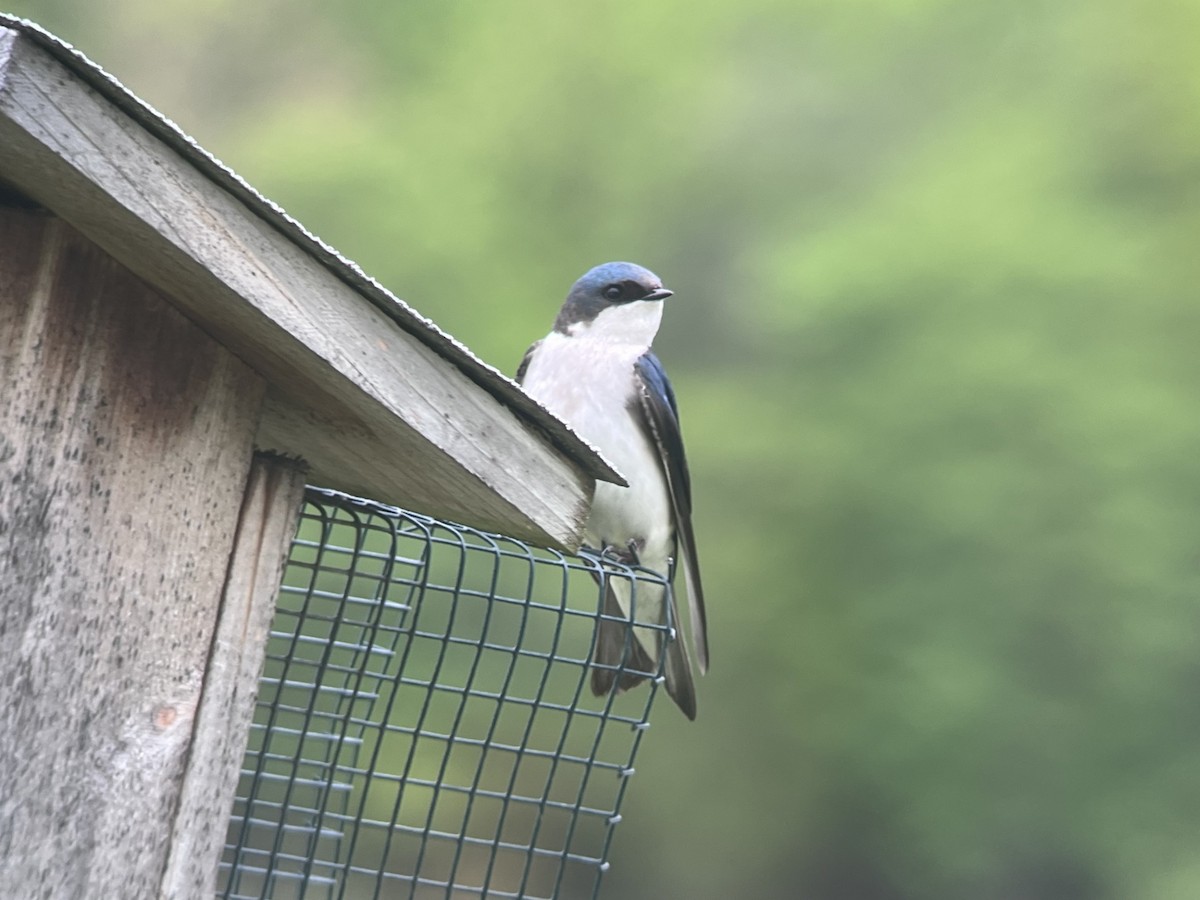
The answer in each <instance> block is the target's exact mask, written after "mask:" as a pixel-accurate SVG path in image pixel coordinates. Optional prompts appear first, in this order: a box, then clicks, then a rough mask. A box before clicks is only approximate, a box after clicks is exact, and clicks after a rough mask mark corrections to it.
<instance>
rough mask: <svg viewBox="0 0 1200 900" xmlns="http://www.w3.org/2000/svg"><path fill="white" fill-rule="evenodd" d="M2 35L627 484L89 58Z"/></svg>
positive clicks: (42, 40)
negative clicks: (30, 47) (46, 60)
mask: <svg viewBox="0 0 1200 900" xmlns="http://www.w3.org/2000/svg"><path fill="white" fill-rule="evenodd" d="M0 27H4V28H9V29H12V30H14V31H17V32H19V33H20V34H21V35H23V36H24V37H26V38H27V39H29V40H30V41H32V42H33V43H35V44H36V45H38V46H39V47H41V48H42V49H44V50H45V51H47V52H48V53H50V54H51V55H52V56H53V57H54V58H55V59H56V60H57V61H59V62H60V63H62V64H63V65H64V66H66V67H67V68H68V69H69V70H70V71H71V72H72V73H73V74H75V75H76V76H77V77H79V78H80V79H81V80H82V81H83V82H84V83H85V84H87V85H88V87H90V88H92V89H93V90H95V91H96V92H97V93H98V94H100V95H101V96H102V97H104V99H105V100H107V101H108V102H110V103H112V104H113V105H114V106H115V107H117V108H118V109H120V110H121V111H122V112H123V113H124V114H126V115H128V116H129V117H130V118H132V119H133V120H134V121H135V122H137V123H138V124H139V125H140V126H141V127H143V128H145V129H146V130H147V131H148V132H149V133H151V134H152V135H154V136H155V137H156V138H158V139H159V140H161V141H163V143H165V144H166V145H167V146H169V147H170V148H171V149H172V150H173V151H175V152H176V153H178V154H179V155H180V156H181V157H182V158H184V159H185V160H186V161H187V162H188V163H190V164H191V165H192V166H193V167H194V168H196V169H197V170H198V171H200V172H201V173H203V174H204V176H205V177H206V178H208V179H209V180H210V181H212V182H213V183H214V184H216V185H217V186H219V187H220V188H221V189H222V190H224V191H226V192H227V193H229V194H230V195H232V196H233V197H235V198H236V199H237V200H238V201H239V202H240V203H241V204H242V205H243V206H245V208H246V209H247V210H249V211H250V212H251V213H253V214H254V215H255V216H257V217H258V218H259V219H261V220H262V221H264V222H265V223H267V224H268V225H269V226H270V227H271V228H273V229H274V230H275V231H277V232H279V233H280V234H282V235H283V236H285V237H286V238H287V239H288V240H290V241H291V242H292V243H294V244H295V245H297V246H298V247H299V248H300V249H301V250H302V251H304V252H305V253H306V254H308V255H309V256H311V257H312V258H313V259H315V260H317V261H318V262H319V263H320V264H321V265H322V266H324V267H325V268H326V269H328V270H329V271H330V272H331V273H332V274H333V275H335V276H336V277H337V278H339V279H340V280H341V281H343V282H345V283H346V284H347V285H349V286H350V287H351V288H353V289H354V290H355V291H356V292H358V293H359V294H360V295H362V296H363V297H364V298H366V299H367V300H369V301H370V302H371V303H372V304H373V305H374V306H375V307H377V308H378V309H380V310H381V311H382V312H383V313H384V314H385V315H387V316H388V317H389V318H391V319H392V320H393V321H394V322H395V323H396V324H397V325H398V326H399V327H400V328H402V329H403V330H404V331H406V332H407V333H409V334H411V335H412V336H413V337H415V338H416V339H418V340H419V341H421V342H422V343H424V344H425V345H426V346H428V347H429V348H430V349H431V350H433V351H434V352H435V353H437V354H438V355H439V356H440V357H442V358H443V359H445V360H446V361H447V362H448V363H450V364H452V365H454V366H455V367H456V368H458V369H459V370H460V371H461V372H462V373H463V374H464V375H465V376H466V377H467V378H468V379H469V380H471V381H472V382H474V383H475V384H476V385H478V386H479V387H480V388H482V389H483V390H485V391H487V392H488V393H489V394H491V395H492V396H493V397H495V399H496V400H497V401H499V402H500V403H502V404H503V405H505V406H507V407H508V408H509V409H511V410H512V411H513V412H514V413H515V414H517V415H518V416H519V417H520V418H521V419H523V420H524V421H525V422H526V423H527V424H528V425H529V426H531V427H533V428H535V429H536V430H537V431H539V432H540V433H541V434H542V435H544V437H545V438H546V439H547V440H548V441H549V442H550V443H551V445H552V446H555V447H557V448H558V449H559V450H560V451H561V452H562V453H563V454H564V455H566V456H567V457H568V458H570V459H571V460H572V461H574V462H575V463H576V464H578V465H579V466H580V467H581V468H582V469H583V470H584V471H585V472H586V473H587V474H588V475H590V476H591V477H593V478H596V479H598V480H601V481H610V482H614V483H617V484H624V483H625V480H624V478H623V477H622V476H621V475H620V473H618V472H617V471H616V470H615V469H614V468H613V467H612V465H611V464H610V463H609V462H608V461H607V460H605V459H604V458H603V456H602V455H601V454H600V453H599V452H598V451H597V450H596V449H595V448H594V447H592V446H591V445H590V444H588V443H587V442H586V441H584V440H583V439H582V438H580V437H579V436H578V435H577V434H575V432H574V431H572V430H571V428H570V427H569V426H567V425H566V424H565V423H564V422H562V421H561V420H560V419H558V418H557V417H555V416H554V415H552V414H551V413H550V412H548V411H547V410H546V409H545V408H544V407H542V406H541V405H540V404H539V403H538V402H537V401H535V400H534V399H533V398H531V397H530V396H529V395H528V394H526V393H525V392H524V391H523V390H522V389H521V387H520V385H518V384H517V383H516V382H515V381H513V380H512V379H511V378H509V377H508V376H506V375H505V374H503V373H502V372H500V371H499V370H498V369H496V368H495V367H493V366H491V365H489V364H488V363H486V362H484V361H483V360H481V359H480V358H479V357H477V356H476V355H475V354H474V353H472V352H471V351H470V350H469V349H468V348H467V347H466V345H464V344H463V343H462V342H460V341H459V340H457V339H456V338H454V337H453V336H452V335H450V334H448V333H447V332H445V331H443V330H442V329H441V328H439V327H438V326H437V325H436V324H435V323H434V322H433V321H432V320H431V319H429V318H428V317H426V316H423V315H422V314H421V313H419V312H417V311H416V310H415V309H414V308H413V307H411V306H410V305H409V304H408V303H406V302H405V301H403V300H401V299H400V298H399V297H397V296H396V295H395V294H393V293H392V292H391V291H389V290H388V289H387V288H385V287H384V286H383V285H382V284H380V283H379V282H378V281H376V280H375V279H374V278H372V277H371V276H369V275H367V274H366V273H365V272H364V271H363V270H362V268H361V267H360V266H358V264H357V263H355V262H353V261H351V260H349V259H347V258H346V257H344V256H342V255H341V254H340V253H338V251H337V250H335V249H334V248H333V247H331V246H330V245H329V244H327V243H325V242H324V241H323V240H321V239H320V238H319V237H317V236H316V235H314V234H312V233H311V232H310V231H308V229H306V228H305V227H304V226H303V225H302V224H300V222H299V221H297V220H296V219H294V218H293V217H292V216H290V215H288V213H287V212H286V211H285V210H284V209H283V208H282V207H280V206H279V205H278V204H277V203H275V202H274V201H272V200H270V199H268V198H266V197H264V196H263V195H262V194H261V193H259V192H258V191H257V190H256V189H255V188H254V187H252V186H251V185H250V184H249V183H248V182H246V181H245V179H243V178H242V177H241V176H240V175H238V174H237V173H236V172H234V171H233V170H232V169H230V168H229V167H228V166H226V165H225V164H224V163H222V162H221V161H220V160H219V159H217V158H216V157H215V156H214V155H213V154H212V153H210V152H209V151H207V150H205V149H204V148H203V147H202V146H200V144H199V143H197V142H196V141H195V139H193V138H192V137H191V136H190V135H188V134H187V133H186V132H184V131H183V130H182V129H181V128H180V127H179V126H178V125H177V124H176V123H175V122H173V121H172V120H171V119H170V118H168V117H167V116H164V115H163V114H162V113H160V112H159V111H158V110H156V109H155V108H154V107H152V106H151V105H150V104H148V103H146V102H145V101H144V100H142V99H141V98H140V97H138V96H137V95H136V94H134V93H133V92H132V91H130V90H129V89H128V88H126V87H125V86H124V85H123V84H121V82H120V81H118V80H117V79H116V78H115V77H114V76H113V75H111V74H110V73H109V72H107V71H106V70H105V69H104V68H103V67H101V66H100V65H98V64H97V63H95V62H94V61H92V60H91V59H90V58H88V57H87V56H86V55H85V54H84V53H82V52H81V51H79V50H78V49H76V48H75V47H73V46H72V45H70V44H68V43H67V42H66V41H63V40H62V39H61V38H59V37H57V36H56V35H54V34H52V33H51V32H49V31H47V30H46V29H44V28H42V27H41V26H40V25H38V24H37V23H36V22H32V21H30V20H28V19H23V18H19V17H16V16H12V15H10V14H7V13H2V12H0Z"/></svg>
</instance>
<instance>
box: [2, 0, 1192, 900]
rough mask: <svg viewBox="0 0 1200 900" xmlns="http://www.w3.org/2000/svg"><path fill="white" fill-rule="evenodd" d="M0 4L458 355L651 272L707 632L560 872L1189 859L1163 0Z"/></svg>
mask: <svg viewBox="0 0 1200 900" xmlns="http://www.w3.org/2000/svg"><path fill="white" fill-rule="evenodd" d="M8 9H9V11H12V12H14V13H17V14H20V15H26V16H28V17H30V18H32V19H34V20H35V21H38V22H40V23H41V24H43V25H44V26H45V27H47V28H49V29H50V30H52V31H54V32H55V33H57V34H59V35H60V36H62V37H63V38H65V39H66V40H68V41H71V42H72V43H74V44H76V45H77V46H79V47H80V48H81V49H82V50H84V51H85V52H86V53H87V54H88V55H90V56H91V57H92V58H93V59H95V60H96V61H98V62H99V63H100V64H101V65H103V66H105V67H106V68H107V69H109V70H110V71H111V72H112V73H113V74H115V75H116V76H117V77H118V78H119V79H121V80H122V81H123V82H124V83H125V84H126V85H128V86H129V87H130V88H131V89H132V90H133V91H134V92H136V93H137V94H139V95H140V96H141V97H143V98H144V99H146V100H147V101H149V102H150V103H151V104H153V105H154V106H155V107H157V108H158V109H160V110H161V111H162V112H163V113H164V114H166V115H167V116H169V117H170V118H172V119H174V120H175V121H177V122H178V123H179V124H180V126H181V127H182V128H183V129H184V130H185V131H187V132H189V133H190V134H192V135H194V136H195V137H196V138H197V139H198V140H199V141H200V143H201V144H202V145H203V146H205V147H206V148H208V149H209V150H211V151H212V152H214V153H215V154H216V155H217V156H218V157H220V158H221V159H222V160H224V161H225V162H226V163H227V164H229V165H230V166H231V167H232V168H234V169H235V170H236V171H237V172H239V173H240V174H241V175H242V176H244V177H245V178H246V179H247V180H248V181H249V182H250V183H251V184H253V185H254V186H255V187H257V188H258V189H259V190H261V191H262V192H263V193H264V194H266V195H267V196H268V197H270V198H272V199H273V200H276V201H277V202H279V203H280V204H281V205H282V206H283V207H284V208H286V209H287V210H288V211H289V212H290V213H292V214H293V215H294V216H296V217H297V218H298V219H300V220H301V221H302V222H303V223H304V224H305V225H307V226H308V227H309V228H310V229H311V230H312V231H314V232H315V233H317V234H318V235H320V236H321V237H322V238H324V239H325V240H327V241H329V242H330V243H332V244H333V245H334V246H336V247H337V248H338V249H339V250H341V251H342V252H343V253H344V254H346V255H347V256H349V257H350V258H352V259H354V260H355V261H357V262H359V263H360V264H361V265H362V266H363V268H364V269H366V271H367V272H369V273H370V274H372V275H374V276H376V277H377V278H378V279H379V280H380V281H382V282H383V283H384V284H385V285H387V286H388V287H390V288H391V289H392V290H393V291H394V292H395V293H397V294H398V295H400V296H402V297H404V298H405V299H406V300H408V301H409V302H410V303H412V304H413V305H414V306H416V307H417V308H418V309H419V310H420V311H421V312H423V313H425V314H426V315H429V316H430V317H432V318H433V319H434V320H435V321H436V322H438V323H439V324H440V325H441V326H443V327H444V328H445V329H447V330H448V331H450V332H451V333H452V334H454V335H455V336H456V337H458V338H459V339H461V340H462V341H464V342H465V343H466V344H467V345H469V346H470V347H471V348H472V349H473V350H474V351H475V352H476V353H477V354H478V355H480V356H481V357H482V358H484V359H485V360H487V361H488V362H490V363H492V364H494V365H495V366H497V367H498V368H500V369H502V370H505V371H507V372H512V371H513V370H514V369H515V367H516V364H517V362H518V360H519V359H520V357H521V354H522V352H523V351H524V349H525V347H526V345H527V344H528V343H529V342H530V341H531V340H532V339H534V338H537V337H539V336H540V335H541V334H543V333H544V332H545V331H546V330H547V329H548V328H549V326H550V323H551V321H552V319H553V316H554V313H555V311H556V309H557V307H558V305H559V303H560V302H561V299H562V297H563V295H564V294H565V292H566V290H567V288H568V287H569V286H570V284H571V282H572V281H573V280H574V279H575V278H576V277H577V276H578V275H579V274H581V273H582V272H583V271H584V270H586V269H587V268H589V267H590V266H591V265H593V264H595V263H598V262H602V261H605V260H609V259H631V260H634V261H636V262H640V263H642V264H644V265H647V266H649V267H650V268H652V269H654V270H655V271H656V272H657V273H658V274H659V275H661V276H662V277H663V279H664V280H665V282H666V283H667V285H668V286H669V287H671V288H673V289H674V290H675V291H676V294H677V295H676V297H675V298H673V299H672V300H671V301H669V304H668V308H667V315H666V321H665V325H664V329H663V332H662V334H661V336H660V339H659V341H658V349H659V352H660V355H661V357H662V358H663V360H664V362H665V363H666V365H667V367H668V370H669V371H670V372H671V374H672V377H673V379H674V381H675V384H676V389H677V392H678V395H679V399H680V404H681V409H682V415H683V425H684V431H685V435H686V437H687V440H688V449H689V453H690V457H691V464H692V469H693V479H694V483H695V490H696V493H697V497H696V506H697V510H698V523H697V527H698V540H699V542H700V550H701V558H702V562H703V565H704V569H705V575H706V578H707V587H708V591H709V594H710V618H711V631H712V644H713V668H712V671H711V673H710V674H709V676H708V677H707V678H705V679H704V680H703V681H702V682H701V684H700V705H701V709H700V717H699V720H698V721H697V722H696V723H694V724H690V723H688V722H686V721H685V720H684V719H683V717H682V716H680V715H679V714H678V713H677V711H676V710H675V709H674V708H673V707H671V705H670V704H669V703H667V702H665V700H664V701H663V702H660V703H659V704H658V705H657V708H656V710H655V713H654V723H655V725H654V728H653V729H652V730H651V731H650V733H649V734H648V735H647V739H646V740H645V741H644V743H643V745H642V751H641V754H640V757H639V764H638V774H637V777H636V778H635V780H634V782H633V783H632V784H631V786H630V791H629V793H628V795H627V800H626V804H625V808H624V813H625V820H624V822H623V824H622V825H621V827H620V828H619V829H618V831H617V837H616V841H615V844H614V847H613V869H612V871H611V872H610V873H609V875H608V876H607V880H606V886H605V891H604V892H603V893H604V896H606V897H610V898H624V900H643V898H677V897H678V898H685V897H686V898H714V900H715V898H730V897H754V898H795V897H803V898H817V900H824V898H829V900H833V898H838V900H841V898H862V900H892V898H896V900H900V898H904V900H907V898H921V900H924V898H983V900H1010V898H1030V900H1034V898H1047V900H1050V898H1054V900H1060V898H1061V900H1073V898H1127V897H1135V898H1151V900H1175V898H1180V900H1182V898H1189V900H1190V898H1196V897H1200V647H1198V641H1197V634H1198V629H1200V622H1198V621H1197V620H1198V615H1197V602H1196V601H1197V597H1198V596H1200V585H1198V584H1197V560H1198V553H1197V534H1198V533H1200V527H1198V526H1200V454H1198V453H1197V445H1198V444H1200V415H1198V414H1197V402H1196V401H1197V397H1198V395H1200V353H1198V352H1197V344H1198V343H1200V304H1198V303H1197V296H1196V294H1197V292H1196V286H1197V284H1198V283H1200V253H1197V247H1196V245H1197V235H1198V234H1200V49H1198V48H1200V39H1198V37H1197V36H1198V35H1200V2H1196V0H1142V2H1138V3H1130V2H1128V0H1060V2H1054V3H1051V2H1043V0H1007V2H1003V0H889V2H882V0H741V2H738V3H732V2H730V3H724V4H719V5H718V4H704V3H697V2H695V0H653V2H650V0H646V2H640V3H622V4H619V3H613V2H601V3H594V2H593V3H589V2H585V3H578V4H567V3H557V4H552V3H534V2H511V0H497V2H493V3H489V4H485V3H471V4H467V3H462V2H447V0H442V2H404V3H397V2H392V0H347V2H344V3H339V4H330V3H324V2H316V0H292V2H288V3H284V2H281V0H262V2H255V3H234V2H230V0H224V2H222V0H214V2H208V3H195V2H182V0H106V2H102V3H101V2H95V3H90V4H83V3H79V2H77V0H72V2H67V0H42V2H39V0H9V4H8Z"/></svg>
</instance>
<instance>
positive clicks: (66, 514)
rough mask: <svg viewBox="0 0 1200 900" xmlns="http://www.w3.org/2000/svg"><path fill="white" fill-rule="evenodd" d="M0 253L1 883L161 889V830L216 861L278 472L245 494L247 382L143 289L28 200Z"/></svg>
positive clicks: (11, 211) (94, 894) (125, 893)
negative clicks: (207, 833) (208, 769)
mask: <svg viewBox="0 0 1200 900" xmlns="http://www.w3.org/2000/svg"><path fill="white" fill-rule="evenodd" d="M0 248H2V249H0V385H2V386H3V387H2V389H0V570H2V576H0V686H3V687H2V690H3V702H0V896H2V897H13V898H17V897H35V896H36V897H48V898H64V900H65V898H72V900H74V898H115V897H121V898H138V897H154V896H159V894H160V891H161V890H162V888H163V887H164V872H167V873H168V876H169V878H168V880H170V878H175V879H176V881H178V879H180V878H183V877H184V876H182V875H179V876H176V875H175V873H177V872H179V866H178V865H172V866H171V867H168V862H169V861H170V862H173V860H171V859H170V850H171V841H172V840H173V827H174V830H175V831H176V832H184V833H187V834H188V835H190V837H189V838H188V840H187V841H184V842H182V843H181V844H180V847H181V848H184V849H186V848H187V847H189V846H195V847H197V848H202V849H203V853H204V854H207V855H209V857H210V858H209V859H208V860H205V861H198V862H197V865H205V864H207V865H209V866H212V867H215V862H216V860H215V857H213V856H212V852H213V850H212V846H213V845H212V841H211V839H205V838H203V837H196V835H197V832H198V830H200V831H202V830H203V829H205V828H207V829H210V830H215V831H217V832H220V831H222V830H223V827H224V822H223V817H225V816H227V815H228V811H229V803H230V802H231V801H232V797H227V796H224V795H226V794H229V793H230V792H231V786H230V777H231V773H235V772H236V768H237V767H236V765H230V764H229V763H228V755H229V754H230V753H231V752H233V750H232V749H231V747H232V745H233V744H236V745H237V751H238V752H240V750H241V748H242V747H243V746H244V738H245V734H244V723H245V721H246V717H247V716H248V708H249V705H250V704H252V703H253V690H252V688H251V689H248V685H247V677H246V673H247V671H248V670H249V669H251V668H256V666H257V665H258V662H257V661H256V659H254V658H253V657H254V653H261V652H262V646H261V645H262V640H261V638H258V637H255V638H252V639H251V640H250V641H249V642H248V643H250V644H253V643H255V642H257V644H258V646H257V647H256V648H253V649H252V652H250V653H249V654H248V655H246V656H244V657H243V658H241V659H239V658H238V654H239V653H240V652H241V649H242V648H243V647H244V646H246V643H247V642H243V641H242V640H241V636H240V635H239V631H241V630H242V629H245V628H248V627H252V628H255V629H261V628H262V624H261V623H262V620H263V617H264V615H269V611H265V610H269V605H268V604H269V601H268V600H267V597H268V595H273V592H274V588H275V587H276V584H270V585H269V588H268V587H264V585H267V584H268V583H269V582H270V581H271V580H272V579H273V578H274V579H277V577H278V571H279V565H280V564H281V563H280V556H281V553H282V549H283V548H282V546H281V543H282V542H281V539H280V535H281V533H282V532H285V531H286V530H287V529H288V528H289V523H290V522H291V521H292V520H291V519H289V518H288V517H289V516H293V515H294V514H295V506H296V503H297V501H298V494H297V488H296V484H297V482H298V479H297V478H295V477H294V476H284V478H283V482H284V483H283V484H282V486H280V487H278V489H276V490H274V491H270V490H268V491H265V493H264V488H263V477H264V476H263V475H262V474H261V473H258V472H257V470H256V474H255V476H254V477H253V478H252V479H251V492H250V496H249V497H246V496H244V493H245V488H246V485H247V478H248V475H249V473H250V471H251V459H252V452H253V436H254V433H255V430H256V428H257V423H258V414H259V409H260V406H261V402H262V396H263V381H262V378H261V377H260V376H259V375H257V374H256V373H255V372H253V371H252V370H251V369H249V368H248V367H247V366H246V365H245V364H244V363H243V362H242V361H241V360H239V359H238V358H237V357H235V356H234V355H233V354H232V353H230V352H229V351H228V350H226V349H225V348H223V347H222V346H220V345H219V344H217V343H216V342H215V341H214V340H212V339H211V338H209V337H208V335H207V334H205V333H204V332H202V331H200V330H199V329H198V328H197V327H196V326H195V325H193V324H192V323H191V322H190V321H189V320H187V319H186V318H184V316H183V315H181V314H180V313H179V312H178V311H177V310H176V309H175V308H174V307H172V306H171V305H170V304H169V303H167V302H166V301H165V300H164V299H163V298H162V297H161V296H160V295H158V294H157V293H156V292H155V291H154V290H152V289H151V288H149V287H147V286H146V285H145V284H144V283H143V282H141V281H140V280H138V279H137V278H136V277H134V276H133V275H131V274H130V273H129V272H128V271H126V270H125V269H124V268H123V267H122V266H120V265H119V264H117V263H116V262H115V261H113V260H112V259H111V258H109V257H108V256H106V255H105V254H104V253H103V252H102V251H100V250H98V249H97V248H96V247H95V246H94V245H93V244H91V243H90V242H89V241H87V240H85V239H83V238H82V237H81V236H80V235H79V234H78V233H76V232H75V231H74V230H73V229H72V228H71V227H69V226H67V225H66V224H65V223H63V222H62V221H61V220H58V219H56V218H54V217H53V216H51V215H49V214H47V213H45V212H44V211H41V210H37V209H30V208H14V207H13V206H11V205H10V206H8V207H6V208H0ZM267 480H268V481H269V480H270V478H269V476H268V477H267ZM268 495H269V496H270V497H271V498H273V502H269V503H268V502H266V501H265V500H264V499H263V498H264V497H265V496H268ZM259 507H262V509H261V510H260V509H259ZM268 507H269V509H268ZM285 507H286V508H287V509H286V510H285ZM239 520H240V522H241V525H239ZM231 558H232V559H233V565H232V567H231ZM276 583H277V582H276ZM223 595H224V597H225V604H224V606H222V596H223ZM218 623H220V627H219V628H218ZM231 648H232V650H233V652H232V653H230V649H231ZM251 683H252V682H251ZM223 709H230V710H231V711H230V712H229V713H228V715H230V716H232V717H234V718H235V719H236V721H235V722H233V723H231V724H230V726H229V727H228V728H221V727H216V726H220V725H221V724H222V723H219V722H217V723H215V725H214V728H213V729H212V733H211V734H209V735H202V734H200V733H198V732H197V727H198V722H200V721H202V720H209V721H210V722H211V721H212V720H215V719H219V718H220V716H221V715H224V714H225V713H222V712H221V710H223ZM198 710H199V714H198V712H197V711H198ZM222 754H223V755H224V756H222ZM218 757H221V762H220V765H223V766H226V768H227V770H228V771H226V772H225V773H224V774H223V777H222V778H221V779H219V781H218V782H214V784H212V785H205V786H203V788H201V787H200V786H199V785H198V784H197V779H200V778H202V777H205V776H203V774H202V770H203V768H204V767H205V766H206V765H208V762H207V761H209V760H212V759H216V758H218ZM218 794H220V795H222V796H217V795H218ZM181 804H182V805H181ZM214 806H218V807H219V809H214V808H213V807H214ZM182 810H186V811H187V816H188V821H187V822H184V821H182V820H180V819H179V818H177V812H178V811H182ZM202 820H203V821H202ZM176 836H178V835H176ZM197 852H200V850H197ZM207 884H209V886H210V887H211V882H207ZM171 896H178V897H183V896H189V897H191V896H197V897H198V896H201V893H200V892H198V891H188V890H185V889H183V888H179V887H176V886H175V885H174V884H172V885H171ZM210 896H211V894H210Z"/></svg>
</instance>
